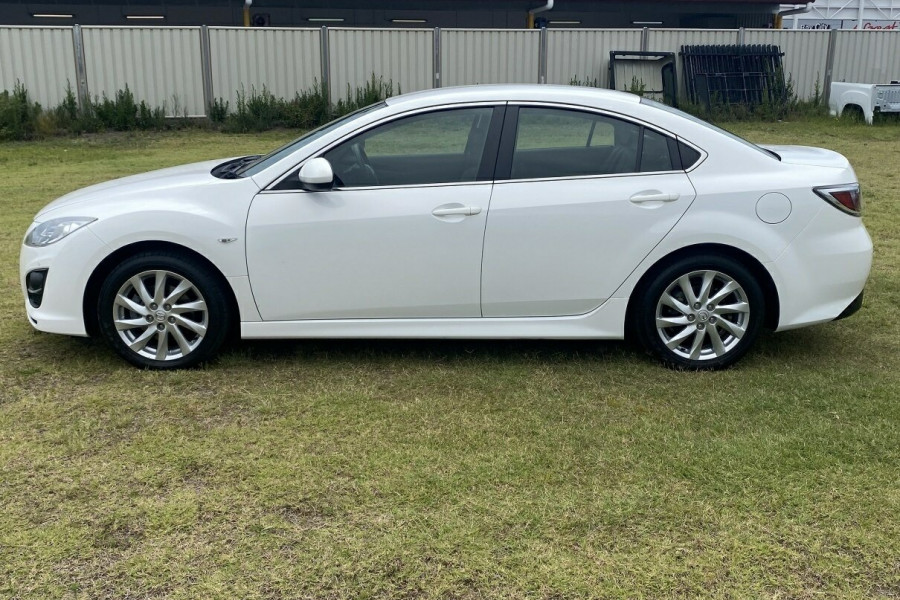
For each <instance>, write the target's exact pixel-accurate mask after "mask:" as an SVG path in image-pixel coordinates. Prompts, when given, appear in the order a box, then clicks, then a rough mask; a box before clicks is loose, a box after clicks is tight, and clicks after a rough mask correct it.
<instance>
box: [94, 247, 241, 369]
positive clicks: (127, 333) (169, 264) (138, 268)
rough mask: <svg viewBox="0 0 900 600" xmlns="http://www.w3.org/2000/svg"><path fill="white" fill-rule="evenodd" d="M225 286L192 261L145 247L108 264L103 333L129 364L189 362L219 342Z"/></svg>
mask: <svg viewBox="0 0 900 600" xmlns="http://www.w3.org/2000/svg"><path fill="white" fill-rule="evenodd" d="M225 298H226V295H225V290H224V289H222V284H221V283H220V282H219V280H218V279H217V278H216V277H214V276H213V275H212V274H210V273H209V272H208V269H205V268H204V267H203V266H201V265H199V264H198V263H197V262H196V261H193V260H189V259H187V258H185V257H182V256H180V255H177V254H166V253H147V254H139V255H136V256H133V257H130V258H128V259H126V260H125V261H123V262H122V263H121V264H120V265H119V266H118V267H116V268H115V269H113V271H112V272H111V273H110V274H109V276H108V277H107V278H106V280H105V281H104V283H103V285H102V287H101V289H100V301H99V304H98V321H99V323H100V330H101V332H102V333H103V336H104V338H105V339H106V340H107V342H109V343H110V345H112V347H113V348H114V349H115V350H116V352H118V353H119V354H120V355H121V356H122V357H124V358H125V359H126V360H127V361H129V362H131V363H132V364H134V365H136V366H139V367H143V368H151V369H172V368H182V367H190V366H193V365H196V364H198V363H200V362H202V361H204V360H206V359H208V358H210V357H211V356H212V355H213V354H214V353H215V352H216V350H218V349H219V347H220V346H221V345H222V342H223V341H224V340H225V337H226V334H227V332H228V323H229V319H230V315H229V307H228V303H227V302H226V300H225Z"/></svg>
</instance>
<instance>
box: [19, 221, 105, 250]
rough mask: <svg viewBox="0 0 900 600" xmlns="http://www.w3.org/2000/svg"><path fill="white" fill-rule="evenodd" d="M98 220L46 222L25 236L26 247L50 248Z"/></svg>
mask: <svg viewBox="0 0 900 600" xmlns="http://www.w3.org/2000/svg"><path fill="white" fill-rule="evenodd" d="M96 220H97V219H95V218H94V217H62V218H60V219H50V220H49V221H44V222H43V223H40V224H38V226H37V227H35V228H34V229H32V230H31V231H30V232H29V233H28V235H27V236H25V245H26V246H49V245H50V244H52V243H54V242H58V241H59V240H61V239H63V238H64V237H66V236H67V235H69V234H70V233H72V232H73V231H77V230H78V229H81V228H82V227H84V226H85V225H87V224H88V223H93V222H94V221H96Z"/></svg>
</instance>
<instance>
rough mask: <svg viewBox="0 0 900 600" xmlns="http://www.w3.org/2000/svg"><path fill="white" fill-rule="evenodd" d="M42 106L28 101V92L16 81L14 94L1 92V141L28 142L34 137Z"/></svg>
mask: <svg viewBox="0 0 900 600" xmlns="http://www.w3.org/2000/svg"><path fill="white" fill-rule="evenodd" d="M40 113H41V105H40V104H38V103H37V102H31V101H30V100H29V99H28V91H27V90H26V89H25V86H24V85H22V83H21V82H19V81H16V85H15V86H14V87H13V91H12V94H10V93H9V92H8V91H3V92H0V140H27V139H31V138H32V137H34V134H35V131H36V129H37V117H38V115H39V114H40Z"/></svg>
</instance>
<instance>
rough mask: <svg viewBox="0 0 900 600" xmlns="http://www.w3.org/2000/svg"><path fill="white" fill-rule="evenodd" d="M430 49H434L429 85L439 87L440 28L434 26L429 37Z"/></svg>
mask: <svg viewBox="0 0 900 600" xmlns="http://www.w3.org/2000/svg"><path fill="white" fill-rule="evenodd" d="M431 43H432V49H433V50H434V56H433V57H432V60H433V61H434V62H433V67H432V68H433V71H434V79H433V80H432V82H431V87H433V88H439V87H441V28H440V27H435V28H434V36H433V37H432V38H431Z"/></svg>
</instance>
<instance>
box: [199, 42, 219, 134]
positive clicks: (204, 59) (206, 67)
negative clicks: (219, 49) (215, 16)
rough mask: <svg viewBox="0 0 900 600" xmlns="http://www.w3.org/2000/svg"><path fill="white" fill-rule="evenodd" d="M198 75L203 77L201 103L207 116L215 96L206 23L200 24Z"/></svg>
mask: <svg viewBox="0 0 900 600" xmlns="http://www.w3.org/2000/svg"><path fill="white" fill-rule="evenodd" d="M200 76H201V77H202V79H203V105H204V106H205V107H206V116H207V117H209V115H210V111H211V109H212V106H213V103H214V102H215V101H216V98H215V96H214V95H213V81H212V52H211V51H210V47H209V27H207V26H206V25H201V26H200Z"/></svg>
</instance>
